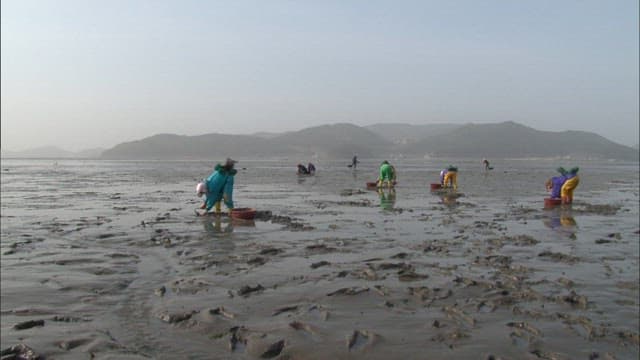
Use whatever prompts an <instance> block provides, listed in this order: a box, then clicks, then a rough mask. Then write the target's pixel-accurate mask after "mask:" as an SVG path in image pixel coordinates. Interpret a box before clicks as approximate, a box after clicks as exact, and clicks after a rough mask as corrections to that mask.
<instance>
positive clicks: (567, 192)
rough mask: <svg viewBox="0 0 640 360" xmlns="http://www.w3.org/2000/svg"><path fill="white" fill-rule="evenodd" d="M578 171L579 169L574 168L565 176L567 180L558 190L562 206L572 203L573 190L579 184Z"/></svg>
mask: <svg viewBox="0 0 640 360" xmlns="http://www.w3.org/2000/svg"><path fill="white" fill-rule="evenodd" d="M578 170H580V168H578V167H574V168H573V169H571V170H569V173H567V174H566V179H567V180H566V181H565V182H564V184H563V185H562V189H560V197H561V198H562V203H563V204H571V203H572V202H573V190H575V189H576V188H577V187H578V184H579V183H580V178H579V177H578Z"/></svg>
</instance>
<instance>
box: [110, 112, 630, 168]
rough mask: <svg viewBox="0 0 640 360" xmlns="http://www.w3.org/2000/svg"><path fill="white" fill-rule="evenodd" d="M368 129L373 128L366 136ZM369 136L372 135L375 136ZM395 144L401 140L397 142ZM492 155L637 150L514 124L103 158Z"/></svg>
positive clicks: (299, 137)
mask: <svg viewBox="0 0 640 360" xmlns="http://www.w3.org/2000/svg"><path fill="white" fill-rule="evenodd" d="M372 129H373V130H372ZM374 130H375V131H374ZM398 139H407V140H406V141H398ZM390 153H393V154H402V155H403V156H405V157H415V158H422V157H424V156H425V155H428V156H432V157H490V158H494V159H495V158H535V157H571V158H576V159H619V160H631V161H638V158H639V154H638V150H637V149H634V148H632V147H629V146H624V145H620V144H617V143H615V142H613V141H610V140H608V139H606V138H604V137H602V136H600V135H597V134H594V133H589V132H584V131H563V132H551V131H539V130H536V129H533V128H530V127H527V126H524V125H521V124H518V123H515V122H510V121H509V122H503V123H494V124H467V125H454V124H437V125H433V126H431V125H408V124H398V125H395V124H376V125H371V126H369V127H360V126H356V125H353V124H344V123H341V124H332V125H322V126H316V127H310V128H306V129H303V130H300V131H293V132H287V133H283V134H273V133H269V134H268V135H267V136H265V134H256V135H225V134H205V135H198V136H183V135H172V134H160V135H154V136H151V137H148V138H145V139H141V140H137V141H131V142H126V143H122V144H119V145H117V146H115V147H113V148H111V149H109V150H106V151H104V152H103V154H102V157H103V158H106V159H211V158H222V157H225V156H232V157H243V158H254V159H260V158H270V157H271V158H273V157H297V158H299V159H300V160H305V159H309V158H311V157H320V158H327V159H350V158H351V156H353V154H358V155H359V156H360V157H361V158H372V157H387V156H388V155H389V154H390Z"/></svg>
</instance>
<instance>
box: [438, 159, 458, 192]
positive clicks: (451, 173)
mask: <svg viewBox="0 0 640 360" xmlns="http://www.w3.org/2000/svg"><path fill="white" fill-rule="evenodd" d="M440 174H442V173H440ZM441 176H442V175H441ZM442 186H443V187H445V188H453V190H458V168H457V167H455V166H451V165H449V167H448V168H447V172H446V173H445V174H444V179H443V184H442Z"/></svg>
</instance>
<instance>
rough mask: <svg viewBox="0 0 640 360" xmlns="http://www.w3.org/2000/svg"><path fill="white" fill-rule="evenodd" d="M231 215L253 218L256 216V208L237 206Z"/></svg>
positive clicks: (244, 218)
mask: <svg viewBox="0 0 640 360" xmlns="http://www.w3.org/2000/svg"><path fill="white" fill-rule="evenodd" d="M231 217H232V218H234V219H242V220H253V219H254V218H255V217H256V209H254V208H237V209H233V210H231Z"/></svg>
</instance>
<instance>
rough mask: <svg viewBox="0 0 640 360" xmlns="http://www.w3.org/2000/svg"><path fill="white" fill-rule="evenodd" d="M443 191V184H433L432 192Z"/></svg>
mask: <svg viewBox="0 0 640 360" xmlns="http://www.w3.org/2000/svg"><path fill="white" fill-rule="evenodd" d="M440 189H442V184H440V183H431V190H440Z"/></svg>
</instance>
